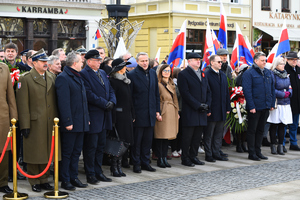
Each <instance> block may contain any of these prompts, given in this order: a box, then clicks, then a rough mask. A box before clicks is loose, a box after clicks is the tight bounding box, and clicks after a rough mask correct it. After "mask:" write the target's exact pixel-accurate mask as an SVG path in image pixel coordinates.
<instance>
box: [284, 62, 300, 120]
mask: <svg viewBox="0 0 300 200" xmlns="http://www.w3.org/2000/svg"><path fill="white" fill-rule="evenodd" d="M285 70H286V71H287V73H288V74H289V75H290V80H291V86H292V90H293V95H292V97H291V107H292V113H293V115H296V114H299V113H300V91H299V90H300V68H299V67H298V66H296V71H295V70H294V68H293V67H292V66H290V65H289V64H288V63H286V65H285Z"/></svg>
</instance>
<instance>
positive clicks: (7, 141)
mask: <svg viewBox="0 0 300 200" xmlns="http://www.w3.org/2000/svg"><path fill="white" fill-rule="evenodd" d="M10 139H11V137H7V139H6V142H5V145H4V148H3V150H2V153H1V157H0V163H1V162H2V160H3V158H4V155H5V152H6V149H7V146H8V143H9V141H10Z"/></svg>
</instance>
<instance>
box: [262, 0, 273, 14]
mask: <svg viewBox="0 0 300 200" xmlns="http://www.w3.org/2000/svg"><path fill="white" fill-rule="evenodd" d="M261 10H268V11H270V10H271V7H270V0H261Z"/></svg>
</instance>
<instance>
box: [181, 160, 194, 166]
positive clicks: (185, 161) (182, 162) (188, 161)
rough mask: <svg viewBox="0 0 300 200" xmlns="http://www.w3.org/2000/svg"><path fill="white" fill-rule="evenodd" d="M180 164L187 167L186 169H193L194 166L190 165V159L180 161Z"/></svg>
mask: <svg viewBox="0 0 300 200" xmlns="http://www.w3.org/2000/svg"><path fill="white" fill-rule="evenodd" d="M181 164H182V165H184V166H188V167H194V166H195V164H194V163H192V161H191V160H190V159H186V160H182V161H181Z"/></svg>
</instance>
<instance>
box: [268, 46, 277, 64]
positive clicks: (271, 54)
mask: <svg viewBox="0 0 300 200" xmlns="http://www.w3.org/2000/svg"><path fill="white" fill-rule="evenodd" d="M277 49H278V42H277V43H276V44H275V45H274V47H273V48H272V50H271V51H270V53H269V55H268V57H267V63H273V60H274V57H275V54H276V52H277Z"/></svg>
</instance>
